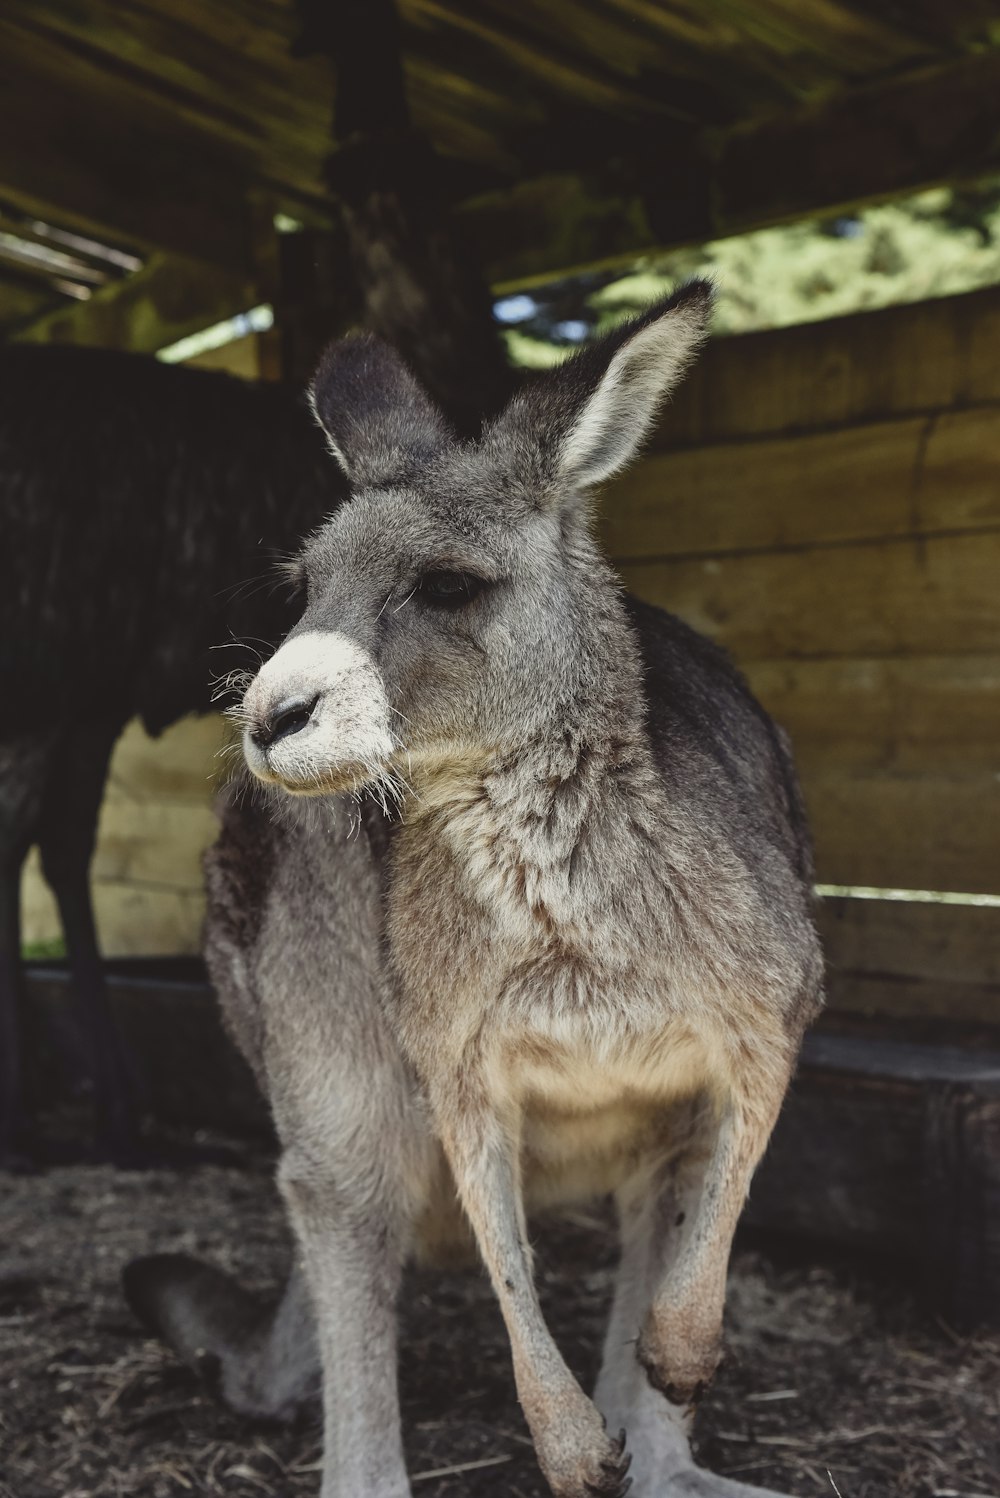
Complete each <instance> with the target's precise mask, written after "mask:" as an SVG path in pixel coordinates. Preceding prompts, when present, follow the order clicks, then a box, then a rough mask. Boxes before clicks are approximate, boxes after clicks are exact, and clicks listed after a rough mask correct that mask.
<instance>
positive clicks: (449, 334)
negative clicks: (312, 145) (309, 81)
mask: <svg viewBox="0 0 1000 1498" xmlns="http://www.w3.org/2000/svg"><path fill="white" fill-rule="evenodd" d="M299 12H300V15H301V16H302V21H303V32H302V37H301V40H300V42H299V44H298V47H297V51H299V52H300V53H312V52H323V53H326V54H327V55H328V56H329V57H330V58H331V59H332V60H333V63H334V68H335V71H336V79H337V89H336V102H335V107H334V120H333V133H334V140H335V144H336V149H335V151H334V152H333V154H332V155H331V157H330V159H329V161H328V163H327V182H328V185H329V187H330V189H331V192H332V193H333V194H334V196H335V198H336V200H337V203H338V204H339V207H340V211H341V221H342V224H343V229H344V234H345V240H346V251H347V255H348V258H349V262H350V265H351V268H352V272H353V277H354V280H355V282H356V285H357V289H358V293H359V304H360V310H361V317H362V320H363V321H364V323H365V324H366V325H367V326H368V327H369V328H371V329H372V330H373V331H374V332H377V333H380V334H381V335H382V336H383V337H385V338H387V339H389V341H390V342H392V343H393V344H395V346H396V347H397V348H398V349H399V350H400V352H401V353H402V354H403V356H404V358H405V359H406V360H407V362H408V363H409V364H410V366H411V368H412V369H413V371H414V373H415V374H416V375H417V376H418V378H419V379H420V380H421V381H422V383H423V384H424V385H425V386H426V387H427V388H428V390H429V391H430V392H431V394H432V395H433V396H434V397H435V398H436V399H437V401H438V402H439V403H440V405H441V406H442V407H443V409H444V410H445V412H446V413H447V415H448V416H449V418H450V420H451V421H452V422H453V424H454V425H455V426H456V428H457V429H458V430H459V431H460V432H462V433H464V434H472V433H474V432H476V431H477V430H478V428H479V426H480V424H481V422H482V418H483V416H484V415H487V414H490V413H491V412H494V411H496V410H498V409H499V408H500V407H501V406H502V405H503V403H504V401H505V400H506V398H507V396H508V395H509V394H510V391H511V388H512V378H511V374H510V371H509V368H508V366H507V362H506V359H505V357H504V350H503V345H502V342H501V340H500V338H499V336H498V334H497V332H496V329H495V326H494V323H493V318H492V313H491V299H490V295H489V289H488V287H487V285H486V283H485V281H484V280H483V278H482V276H481V275H480V273H479V271H478V268H477V267H476V266H475V264H474V262H473V261H472V259H471V257H470V255H469V254H468V252H467V251H466V250H465V248H464V246H463V245H462V243H461V239H460V236H459V235H458V233H457V230H456V227H455V225H454V223H453V222H452V220H451V218H450V215H449V212H448V207H447V202H446V194H445V191H444V186H443V182H442V170H441V163H440V161H439V160H438V158H437V157H436V156H435V155H434V152H433V150H432V149H431V147H430V145H429V144H428V143H427V142H426V141H425V140H424V139H423V137H422V136H421V135H420V134H419V133H418V132H417V131H415V130H414V129H413V127H412V125H411V122H410V116H409V109H408V106H407V101H406V89H405V82H404V75H403V64H402V53H401V45H400V34H399V21H398V17H397V15H396V11H395V6H394V4H393V0H299Z"/></svg>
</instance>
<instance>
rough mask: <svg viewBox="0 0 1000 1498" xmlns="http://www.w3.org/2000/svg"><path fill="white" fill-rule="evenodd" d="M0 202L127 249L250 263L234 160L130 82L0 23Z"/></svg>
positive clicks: (238, 266)
mask: <svg viewBox="0 0 1000 1498" xmlns="http://www.w3.org/2000/svg"><path fill="white" fill-rule="evenodd" d="M0 197H4V198H6V199H7V200H9V201H10V202H12V203H13V204H14V205H15V206H16V207H17V208H18V209H19V210H21V211H23V212H27V213H31V214H36V215H38V216H39V217H41V218H54V219H55V221H56V222H57V223H62V224H68V225H72V226H73V227H79V228H81V229H84V230H85V231H87V232H90V233H93V234H95V235H96V236H97V237H99V238H100V237H104V238H106V239H110V240H111V241H112V242H113V243H115V242H116V243H119V244H123V245H125V246H127V247H130V248H135V247H138V248H141V249H146V250H152V249H164V250H170V251H174V252H176V253H179V254H186V255H192V256H196V257H198V258H200V259H203V260H209V261H212V262H214V263H215V264H221V265H224V266H225V267H226V268H227V269H229V270H230V271H233V272H235V273H236V274H240V273H249V271H250V269H251V264H252V255H251V238H250V209H249V206H248V201H247V183H246V182H245V180H243V178H242V174H241V172H240V171H239V169H238V163H237V162H236V161H235V160H233V159H232V158H231V157H227V156H226V155H225V154H224V153H221V152H220V151H219V150H218V148H217V147H216V146H215V144H214V143H213V142H212V141H211V140H209V139H207V138H206V137H205V136H204V135H203V134H199V132H198V131H197V130H196V129H195V128H193V127H191V126H189V125H186V124H184V123H182V122H181V121H179V120H178V119H177V117H176V114H175V112H174V111H172V110H171V108H170V106H169V102H168V101H162V100H158V99H157V98H156V97H155V95H154V96H150V95H149V94H148V93H146V92H145V91H144V90H143V89H142V88H140V87H139V85H138V84H135V83H128V84H122V85H121V86H120V87H119V88H118V89H117V90H116V91H115V94H114V97H111V96H110V95H109V90H108V86H107V77H106V74H105V72H104V70H103V69H102V68H101V67H100V66H98V65H97V64H96V63H94V62H93V61H92V60H91V59H89V58H87V57H86V56H80V57H76V58H73V57H71V56H70V55H69V54H65V55H62V54H56V53H55V51H54V49H53V50H52V53H51V55H50V50H49V49H47V48H46V46H45V44H44V43H43V42H41V41H39V40H37V39H36V40H33V41H32V42H31V43H30V44H29V43H28V42H27V41H26V40H25V38H24V37H23V36H22V35H21V34H20V32H17V31H15V30H14V29H12V28H10V27H9V26H7V25H6V24H5V23H3V22H0Z"/></svg>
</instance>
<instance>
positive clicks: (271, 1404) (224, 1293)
mask: <svg viewBox="0 0 1000 1498" xmlns="http://www.w3.org/2000/svg"><path fill="white" fill-rule="evenodd" d="M122 1287H123V1289H124V1291H125V1298H126V1300H127V1301H128V1303H129V1305H130V1306H131V1308H132V1310H133V1312H134V1313H135V1315H136V1316H137V1317H138V1319H139V1320H140V1321H141V1322H142V1323H143V1325H144V1326H145V1327H146V1328H147V1330H149V1331H150V1332H152V1333H153V1334H154V1335H155V1336H158V1337H161V1338H162V1339H163V1341H164V1342H166V1343H167V1344H168V1346H170V1347H172V1348H173V1350H174V1352H175V1353H176V1354H177V1356H178V1357H179V1358H180V1359H181V1360H182V1361H183V1362H185V1363H187V1364H188V1366H189V1367H191V1368H193V1369H194V1370H195V1371H196V1372H197V1373H199V1374H201V1375H202V1377H204V1378H206V1379H208V1380H209V1381H210V1382H211V1383H212V1385H213V1386H214V1388H215V1390H216V1391H217V1393H218V1394H219V1396H220V1398H221V1399H222V1400H223V1401H224V1402H225V1403H226V1404H227V1405H228V1406H229V1408H230V1409H232V1410H235V1411H236V1413H237V1414H240V1415H247V1416H249V1417H250V1418H253V1419H264V1420H290V1419H292V1418H293V1416H294V1415H295V1414H296V1413H297V1411H298V1410H299V1409H300V1408H301V1407H302V1405H303V1404H305V1403H306V1402H307V1400H309V1399H310V1398H311V1397H313V1396H315V1395H317V1394H318V1393H319V1387H320V1376H319V1353H318V1351H317V1348H316V1335H315V1325H314V1323H315V1318H314V1315H313V1308H312V1302H311V1300H310V1298H309V1291H308V1289H307V1287H306V1283H305V1278H304V1276H303V1274H302V1271H301V1269H300V1268H299V1266H298V1265H297V1264H296V1265H295V1266H293V1268H292V1272H291V1274H290V1276H289V1278H288V1283H287V1284H286V1286H285V1290H284V1294H283V1295H282V1297H281V1299H280V1301H279V1302H278V1304H277V1305H276V1306H272V1307H263V1306H262V1305H260V1303H259V1302H258V1301H257V1300H256V1299H255V1298H254V1297H253V1296H252V1295H249V1294H248V1293H247V1292H246V1291H245V1290H243V1289H242V1288H241V1287H240V1286H239V1285H238V1284H237V1283H236V1281H235V1280H233V1279H232V1278H231V1277H230V1276H229V1275H228V1274H224V1273H223V1272H222V1271H221V1270H220V1269H215V1268H213V1267H212V1266H211V1265H210V1264H200V1263H198V1261H197V1260H196V1259H191V1258H188V1257H187V1255H185V1254H153V1255H151V1256H150V1257H148V1258H143V1259H134V1260H133V1261H132V1263H131V1264H129V1265H128V1266H127V1267H126V1269H125V1271H124V1273H123V1275H122Z"/></svg>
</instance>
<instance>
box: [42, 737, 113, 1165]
mask: <svg viewBox="0 0 1000 1498" xmlns="http://www.w3.org/2000/svg"><path fill="white" fill-rule="evenodd" d="M118 733H119V725H117V724H116V725H114V726H109V725H107V724H100V725H96V726H95V727H92V728H89V729H85V730H79V731H77V732H75V733H74V735H73V737H72V738H70V739H68V740H66V741H64V743H63V744H62V746H61V747H60V752H59V755H58V761H57V764H56V766H55V769H54V773H53V774H52V775H51V777H50V779H49V782H48V784H47V786H46V790H45V798H44V801H43V805H42V812H41V819H40V823H39V830H38V843H39V848H40V850H41V855H42V869H43V871H44V873H45V878H46V880H47V881H48V884H49V885H50V887H51V889H52V893H53V894H54V895H55V898H56V903H57V905H58V907H59V917H60V920H61V921H62V928H63V934H64V936H65V938H66V950H67V955H68V957H69V964H70V972H71V975H72V979H73V992H74V997H75V999H76V1001H77V1003H78V1004H79V1005H80V1008H81V1011H82V1014H83V1018H84V1022H85V1024H86V1028H87V1034H88V1040H89V1042H90V1045H91V1047H92V1056H93V1066H94V1082H95V1093H96V1105H97V1138H98V1144H99V1146H100V1147H102V1148H104V1149H107V1150H108V1152H109V1153H110V1154H111V1156H112V1158H115V1159H122V1160H126V1159H129V1158H131V1157H132V1156H133V1154H134V1153H135V1138H136V1123H135V1117H134V1110H133V1102H132V1096H131V1085H130V1080H129V1075H128V1066H127V1063H126V1059H125V1051H124V1047H123V1043H122V1040H121V1037H120V1035H119V1034H118V1031H117V1028H116V1026H115V1024H114V1021H113V1019H112V1017H111V1010H110V1007H109V1004H108V995H107V985H106V983H105V979H104V969H103V965H102V963H101V954H100V950H99V948H98V945H97V932H96V929H95V925H94V909H93V904H92V902H91V895H90V861H91V858H92V856H93V852H94V843H95V841H96V837H97V819H98V815H99V812H100V807H101V798H102V796H103V793H104V783H105V779H106V777H107V770H108V761H109V759H110V757H111V751H112V749H113V747H114V743H115V740H116V738H117V737H118Z"/></svg>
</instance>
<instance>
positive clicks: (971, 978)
mask: <svg viewBox="0 0 1000 1498" xmlns="http://www.w3.org/2000/svg"><path fill="white" fill-rule="evenodd" d="M819 927H820V932H821V935H822V937H823V947H824V950H825V953H826V960H827V965H828V969H827V972H828V976H827V993H828V1002H829V1004H830V1006H831V1008H833V1009H837V1010H839V1011H841V1012H843V1011H845V1010H849V1011H851V1012H853V1013H855V1014H868V1015H882V1016H891V1017H894V1018H908V1019H910V1020H915V1019H923V1020H934V1019H940V1018H941V1017H942V1016H943V1015H947V1016H948V1018H949V1019H950V1020H951V1021H955V1022H962V1023H968V1024H976V1023H978V1024H986V1025H988V1024H996V1023H997V1021H998V1020H1000V908H998V907H997V906H990V905H958V904H951V903H940V904H939V903H933V902H930V901H915V900H865V899H850V898H834V899H827V900H823V901H822V904H821V907H820V913H819Z"/></svg>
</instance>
